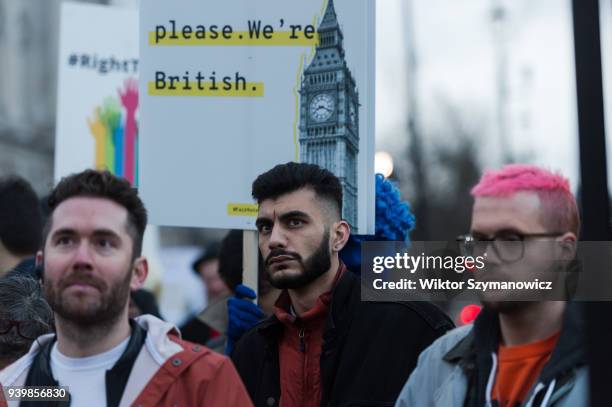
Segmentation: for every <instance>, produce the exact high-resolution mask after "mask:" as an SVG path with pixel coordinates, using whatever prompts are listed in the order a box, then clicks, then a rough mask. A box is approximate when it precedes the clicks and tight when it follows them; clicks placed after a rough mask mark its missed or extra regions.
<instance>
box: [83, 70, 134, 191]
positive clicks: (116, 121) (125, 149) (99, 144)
mask: <svg viewBox="0 0 612 407" xmlns="http://www.w3.org/2000/svg"><path fill="white" fill-rule="evenodd" d="M117 93H118V97H108V98H106V99H105V100H104V103H103V104H102V107H99V106H98V107H96V109H95V110H94V117H93V119H89V118H88V119H87V124H88V126H89V130H90V132H91V134H92V136H93V138H94V140H95V143H94V145H95V164H94V165H95V168H96V169H100V170H109V171H111V172H112V173H113V174H115V175H119V176H123V177H125V178H126V179H127V180H128V181H130V183H131V184H132V185H134V186H137V185H138V151H137V150H138V125H137V123H136V110H137V109H138V82H137V81H136V79H134V78H129V79H127V80H126V81H125V82H124V89H117Z"/></svg>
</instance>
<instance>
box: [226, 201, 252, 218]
mask: <svg viewBox="0 0 612 407" xmlns="http://www.w3.org/2000/svg"><path fill="white" fill-rule="evenodd" d="M258 209H259V206H258V205H257V204H239V203H228V204H227V214H228V215H229V216H257V211H258Z"/></svg>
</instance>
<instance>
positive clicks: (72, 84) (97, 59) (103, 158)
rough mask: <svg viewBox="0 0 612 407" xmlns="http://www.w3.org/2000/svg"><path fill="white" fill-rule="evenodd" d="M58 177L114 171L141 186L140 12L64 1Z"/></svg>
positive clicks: (57, 158)
mask: <svg viewBox="0 0 612 407" xmlns="http://www.w3.org/2000/svg"><path fill="white" fill-rule="evenodd" d="M60 27H61V28H60V52H59V80H58V92H57V94H58V102H57V127H56V138H55V179H56V181H57V180H59V179H60V178H61V177H62V176H65V175H68V174H71V173H74V172H78V171H82V170H84V169H86V168H97V169H108V170H110V171H111V172H113V173H114V174H117V175H122V176H124V177H125V178H127V179H128V180H130V182H132V183H134V184H137V183H138V182H137V175H138V174H137V172H138V165H137V160H138V124H137V116H138V83H137V79H138V69H139V67H138V63H139V61H138V10H137V9H125V8H119V7H108V6H100V5H92V4H77V3H63V4H62V9H61V24H60Z"/></svg>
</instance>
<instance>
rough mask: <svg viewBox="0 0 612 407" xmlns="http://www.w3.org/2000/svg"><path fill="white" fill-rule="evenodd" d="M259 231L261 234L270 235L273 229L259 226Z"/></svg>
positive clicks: (267, 226) (268, 226)
mask: <svg viewBox="0 0 612 407" xmlns="http://www.w3.org/2000/svg"><path fill="white" fill-rule="evenodd" d="M257 230H258V231H259V233H264V234H265V233H269V232H270V230H272V228H271V227H270V225H259V226H257Z"/></svg>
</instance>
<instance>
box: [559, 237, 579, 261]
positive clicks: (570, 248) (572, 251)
mask: <svg viewBox="0 0 612 407" xmlns="http://www.w3.org/2000/svg"><path fill="white" fill-rule="evenodd" d="M577 240H578V239H577V238H576V235H575V234H573V233H572V232H567V233H565V234H563V235H562V236H560V237H559V238H558V239H557V241H558V242H559V246H560V248H561V259H563V260H566V261H571V260H573V259H574V258H575V257H576V250H577V246H578V242H577Z"/></svg>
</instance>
